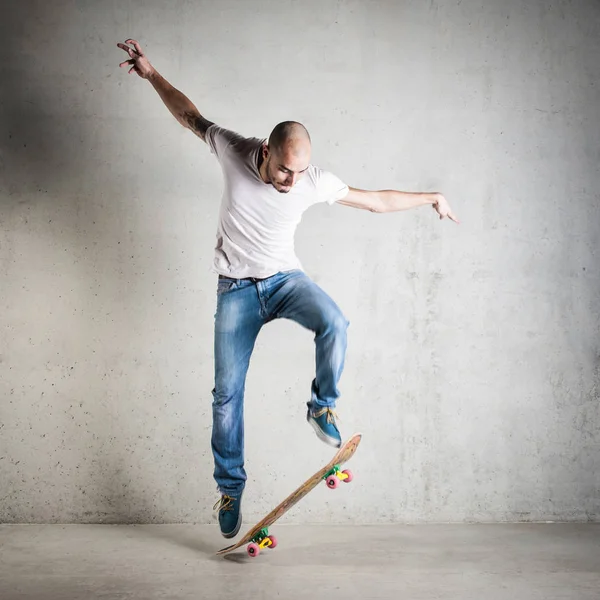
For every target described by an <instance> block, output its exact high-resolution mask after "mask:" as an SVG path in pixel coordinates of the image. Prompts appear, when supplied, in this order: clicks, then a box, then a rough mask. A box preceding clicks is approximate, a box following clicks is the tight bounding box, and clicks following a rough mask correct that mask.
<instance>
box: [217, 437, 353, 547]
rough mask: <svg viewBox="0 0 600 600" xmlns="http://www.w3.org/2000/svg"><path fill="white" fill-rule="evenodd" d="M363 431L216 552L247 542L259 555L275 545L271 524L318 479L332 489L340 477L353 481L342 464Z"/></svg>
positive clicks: (316, 482) (351, 453)
mask: <svg viewBox="0 0 600 600" xmlns="http://www.w3.org/2000/svg"><path fill="white" fill-rule="evenodd" d="M361 437H362V434H360V433H355V434H354V435H353V436H352V437H351V438H350V439H349V440H348V441H347V442H346V443H345V444H343V445H342V447H341V448H340V449H339V450H338V451H337V452H336V453H335V456H334V457H333V458H332V459H331V460H330V461H329V462H328V463H327V464H326V465H325V466H324V467H323V468H322V469H319V470H318V471H317V472H316V473H315V474H314V475H313V476H312V477H310V478H309V479H307V480H306V481H305V482H304V483H303V484H302V485H301V486H300V487H298V488H297V489H296V490H294V491H293V492H292V493H291V494H290V495H289V496H288V497H287V498H286V499H285V500H284V501H283V502H281V504H279V505H278V506H277V507H275V508H274V509H273V510H272V511H271V512H270V513H269V514H268V515H267V516H266V517H265V518H264V519H262V520H261V521H259V522H258V523H257V524H256V525H255V526H254V527H252V529H250V530H249V531H248V533H246V535H245V536H244V537H243V538H242V539H241V540H240V541H239V542H237V543H236V544H233V545H231V546H227V547H226V548H222V549H221V550H219V551H218V552H217V554H218V555H221V554H227V553H229V552H233V551H234V550H237V549H238V548H241V547H242V546H243V545H244V544H248V547H247V548H246V552H247V553H248V555H249V556H250V557H252V558H256V557H257V556H258V555H259V554H260V551H261V550H263V549H265V548H271V549H273V548H275V547H276V546H277V538H275V536H273V535H271V534H269V527H270V526H271V525H273V523H275V521H277V519H279V517H281V516H283V515H284V514H285V513H286V512H287V511H288V510H289V509H290V508H292V506H294V505H295V504H296V503H297V502H298V501H299V500H302V498H304V496H306V495H307V494H308V493H309V492H310V491H311V490H313V489H314V488H316V487H317V485H319V483H321V482H322V481H325V484H326V485H327V487H328V488H329V489H335V488H337V487H338V485H339V483H340V481H343V482H345V483H350V482H351V481H352V472H351V471H349V470H347V469H346V470H344V471H342V470H341V469H340V467H341V466H342V465H343V464H344V463H345V462H346V461H348V460H349V459H350V458H351V457H352V456H353V454H354V453H355V452H356V449H357V448H358V444H360V439H361Z"/></svg>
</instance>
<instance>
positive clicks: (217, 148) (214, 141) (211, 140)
mask: <svg viewBox="0 0 600 600" xmlns="http://www.w3.org/2000/svg"><path fill="white" fill-rule="evenodd" d="M204 139H205V140H206V143H207V144H208V147H209V148H210V151H211V152H212V153H213V154H214V155H215V156H216V157H217V158H218V159H219V160H220V159H222V158H223V156H225V153H226V152H227V148H229V146H231V144H235V143H236V142H239V141H241V140H243V139H244V137H243V136H241V135H240V134H239V133H236V132H235V131H231V130H230V129H225V127H219V126H218V125H215V124H214V123H213V124H212V125H211V126H210V127H209V128H208V129H207V130H206V135H205V136H204Z"/></svg>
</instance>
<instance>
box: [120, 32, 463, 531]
mask: <svg viewBox="0 0 600 600" xmlns="http://www.w3.org/2000/svg"><path fill="white" fill-rule="evenodd" d="M128 44H129V45H128ZM118 46H119V48H122V49H123V50H124V51H125V52H127V54H128V55H129V59H128V60H126V61H124V62H122V63H121V65H120V66H121V67H129V73H130V74H131V73H133V72H135V73H137V74H138V75H139V76H140V77H142V78H144V79H147V80H148V81H149V82H150V83H151V84H152V86H153V87H154V89H155V90H156V91H157V92H158V94H159V96H160V97H161V99H162V101H163V102H164V103H165V105H166V106H167V108H168V109H169V110H170V111H171V113H172V114H173V116H174V117H175V118H176V119H177V121H179V123H181V124H182V125H183V126H184V127H187V128H188V129H190V130H191V131H193V132H194V133H195V134H196V135H197V136H198V137H199V138H200V139H202V140H203V141H204V142H206V143H207V144H208V146H209V147H210V150H211V152H212V153H213V154H215V155H216V157H217V159H218V160H219V162H220V164H221V167H222V170H223V175H224V179H225V189H224V192H223V198H222V203H221V212H220V216H219V224H218V233H217V244H216V248H215V260H214V270H215V271H216V272H217V273H218V274H219V279H218V285H217V312H216V315H215V339H214V344H215V346H214V353H215V386H214V389H213V392H212V393H213V431H212V441H211V444H212V450H213V456H214V464H215V471H214V477H215V480H216V482H217V485H218V488H219V491H220V493H221V499H220V500H219V501H218V502H217V504H216V505H215V509H217V510H218V512H219V525H220V528H221V533H222V534H223V536H224V537H226V538H231V537H234V536H235V535H237V533H238V531H239V529H240V526H241V523H242V513H241V497H242V492H243V490H244V485H245V482H246V473H245V471H244V431H243V398H244V386H245V381H246V373H247V370H248V365H249V362H250V356H251V354H252V350H253V348H254V343H255V341H256V337H257V335H258V332H259V331H260V329H261V327H262V326H263V325H264V324H265V323H268V322H269V321H272V320H273V319H277V318H286V319H291V320H293V321H296V322H297V323H299V324H300V325H302V326H303V327H305V328H307V329H310V330H311V331H313V332H314V333H315V345H316V375H315V378H314V380H313V382H312V388H311V398H310V401H309V402H307V405H308V411H307V421H308V422H309V423H310V424H311V425H312V426H313V428H314V430H315V432H316V433H317V435H318V437H319V438H320V439H321V440H323V441H324V442H326V443H328V444H331V445H332V446H336V447H339V446H340V445H341V436H340V432H339V430H338V428H337V425H336V420H335V418H336V416H335V413H334V412H333V408H334V406H335V404H336V400H337V399H338V397H339V395H340V393H339V391H338V387H337V385H338V381H339V379H340V376H341V374H342V370H343V367H344V357H345V353H346V328H347V327H348V321H347V320H346V318H345V317H344V315H343V314H342V312H341V311H340V309H339V308H338V307H337V305H336V304H335V302H334V301H333V300H332V299H331V298H330V297H329V296H328V295H327V294H326V293H325V292H324V291H323V290H321V289H320V288H319V287H318V286H317V285H316V284H315V283H314V282H313V281H311V280H310V279H309V277H307V275H305V274H304V272H303V271H302V266H301V264H300V262H299V261H298V259H297V257H296V255H295V252H294V233H295V230H296V226H297V225H298V223H299V222H300V219H301V216H302V213H303V212H304V211H305V210H306V209H307V208H309V207H310V206H311V205H313V204H316V203H318V202H327V203H329V204H333V203H334V202H338V203H339V204H343V205H345V206H351V207H354V208H362V209H366V210H370V211H373V212H391V211H399V210H406V209H408V208H413V207H416V206H422V205H425V204H430V205H432V206H433V207H434V209H435V210H436V211H437V213H438V214H439V216H440V218H442V219H443V218H444V217H449V218H450V219H452V220H453V221H456V222H458V220H457V219H456V217H455V216H454V215H453V213H452V211H451V210H450V207H449V206H448V203H447V202H446V200H445V198H444V197H443V196H442V195H441V194H439V193H408V192H399V191H394V190H385V191H366V190H359V189H355V188H349V187H348V186H347V185H346V184H344V183H343V182H342V181H340V179H338V178H337V177H336V176H335V175H333V174H332V173H329V172H327V171H323V170H321V169H319V168H318V167H316V166H314V165H312V164H310V154H311V142H310V136H309V134H308V132H307V131H306V129H305V128H304V126H303V125H301V124H300V123H296V122H293V121H288V122H285V123H280V124H279V125H277V126H276V127H275V128H274V129H273V131H272V133H271V135H270V137H269V140H268V143H267V141H266V140H261V139H258V138H245V137H243V136H241V135H239V134H237V133H235V132H233V131H229V130H227V129H224V128H222V127H219V126H217V125H215V124H214V123H212V122H211V121H209V120H208V119H206V118H205V117H204V116H203V115H202V114H200V112H199V111H198V109H197V108H196V107H195V106H194V104H192V102H191V101H190V100H189V99H188V98H187V97H186V96H185V95H184V94H182V93H181V92H180V91H178V90H176V89H175V88H174V87H173V86H171V85H170V84H169V83H168V82H167V81H166V80H165V79H164V78H163V77H162V76H161V75H160V74H159V73H158V72H157V71H156V69H154V68H153V67H152V65H151V64H150V62H149V61H148V59H147V58H146V56H145V55H144V53H143V52H142V49H141V47H140V44H139V43H138V42H137V41H135V40H131V39H129V40H126V42H125V43H124V44H118ZM131 46H133V47H131Z"/></svg>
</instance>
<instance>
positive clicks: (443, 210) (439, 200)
mask: <svg viewBox="0 0 600 600" xmlns="http://www.w3.org/2000/svg"><path fill="white" fill-rule="evenodd" d="M433 208H435V210H436V212H437V214H438V215H440V219H444V218H445V217H448V218H449V219H450V220H451V221H454V222H455V223H460V221H459V220H458V218H457V217H456V215H455V214H454V213H453V212H452V210H451V209H450V205H449V204H448V201H447V200H446V198H444V196H443V195H442V194H435V200H434V202H433Z"/></svg>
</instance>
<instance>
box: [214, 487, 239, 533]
mask: <svg viewBox="0 0 600 600" xmlns="http://www.w3.org/2000/svg"><path fill="white" fill-rule="evenodd" d="M213 510H218V511H219V527H220V528H221V535H222V536H223V537H225V538H232V537H235V536H236V535H237V534H238V532H239V530H240V527H241V526H242V494H241V493H240V495H239V496H229V495H228V494H223V495H222V496H221V499H220V500H218V501H217V503H216V504H215V505H214V506H213Z"/></svg>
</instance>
